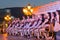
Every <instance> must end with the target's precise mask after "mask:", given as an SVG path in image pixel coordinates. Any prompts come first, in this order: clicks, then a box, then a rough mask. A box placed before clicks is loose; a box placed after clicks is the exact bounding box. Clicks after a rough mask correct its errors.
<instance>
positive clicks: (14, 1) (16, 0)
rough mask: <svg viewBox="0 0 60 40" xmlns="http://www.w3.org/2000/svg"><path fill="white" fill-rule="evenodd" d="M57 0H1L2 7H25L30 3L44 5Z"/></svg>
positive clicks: (0, 5)
mask: <svg viewBox="0 0 60 40" xmlns="http://www.w3.org/2000/svg"><path fill="white" fill-rule="evenodd" d="M54 1H57V0H0V8H7V7H24V6H26V5H27V4H28V3H30V4H31V5H33V6H38V5H44V4H47V3H50V2H54Z"/></svg>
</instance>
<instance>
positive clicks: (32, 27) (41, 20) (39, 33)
mask: <svg viewBox="0 0 60 40" xmlns="http://www.w3.org/2000/svg"><path fill="white" fill-rule="evenodd" d="M8 25H9V26H8V28H7V29H6V31H7V33H9V34H10V35H11V34H12V35H17V34H20V35H21V36H26V37H33V36H36V37H37V38H38V39H40V38H45V39H46V40H48V35H49V33H51V32H53V31H54V32H57V31H59V30H60V29H59V28H58V26H60V24H59V13H58V12H57V11H56V12H49V13H45V14H40V15H32V18H30V17H29V16H27V19H25V17H23V19H22V20H20V19H19V18H15V19H14V20H12V22H9V23H8ZM51 38H53V36H51Z"/></svg>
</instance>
